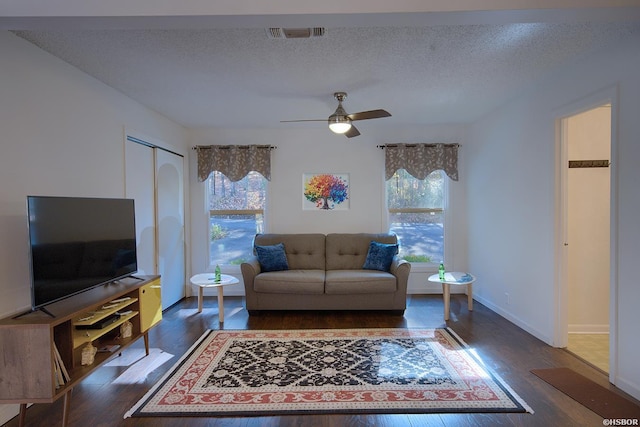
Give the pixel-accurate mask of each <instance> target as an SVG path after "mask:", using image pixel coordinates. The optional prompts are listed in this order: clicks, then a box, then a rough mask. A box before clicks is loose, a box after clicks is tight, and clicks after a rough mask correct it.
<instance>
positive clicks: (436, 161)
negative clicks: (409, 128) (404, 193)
mask: <svg viewBox="0 0 640 427" xmlns="http://www.w3.org/2000/svg"><path fill="white" fill-rule="evenodd" d="M384 149H385V179H386V180H389V179H391V177H392V176H393V174H394V173H395V172H396V171H397V170H398V169H405V170H406V171H407V172H409V173H410V174H411V175H412V176H414V177H415V178H418V179H425V178H426V177H427V175H429V174H430V173H431V172H433V171H435V170H439V169H442V170H444V172H445V173H446V174H447V175H448V176H449V178H451V179H452V180H454V181H457V180H458V144H387V145H385V146H384Z"/></svg>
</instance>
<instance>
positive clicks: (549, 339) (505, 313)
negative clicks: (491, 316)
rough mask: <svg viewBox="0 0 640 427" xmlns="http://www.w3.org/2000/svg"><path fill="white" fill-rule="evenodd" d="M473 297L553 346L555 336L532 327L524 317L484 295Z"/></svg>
mask: <svg viewBox="0 0 640 427" xmlns="http://www.w3.org/2000/svg"><path fill="white" fill-rule="evenodd" d="M473 299H474V300H476V301H478V302H479V303H480V304H482V305H484V306H485V307H487V308H488V309H489V310H491V311H493V312H495V313H497V314H499V315H500V316H502V317H504V318H505V319H507V320H508V321H509V322H511V323H513V324H514V325H516V326H518V327H519V328H520V329H524V330H525V331H526V332H528V333H530V334H531V335H533V336H534V337H536V338H538V339H539V340H541V341H543V342H545V343H546V344H549V345H550V346H553V344H552V343H553V337H550V336H547V335H545V334H543V333H542V332H541V331H539V330H538V329H536V328H534V327H532V326H531V325H530V324H528V323H527V322H525V321H523V320H522V319H520V318H519V317H518V316H516V315H515V314H513V313H511V312H509V311H507V310H505V309H503V308H502V307H500V306H497V305H495V304H493V303H492V302H491V301H488V300H486V299H484V298H482V297H479V296H477V295H474V296H473Z"/></svg>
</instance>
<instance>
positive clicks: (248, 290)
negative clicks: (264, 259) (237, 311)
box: [240, 256, 261, 310]
mask: <svg viewBox="0 0 640 427" xmlns="http://www.w3.org/2000/svg"><path fill="white" fill-rule="evenodd" d="M240 271H241V272H242V282H243V283H244V294H245V301H246V304H247V310H255V309H256V308H257V304H258V298H257V296H256V293H255V291H254V290H253V282H254V279H255V278H256V276H257V275H258V274H260V271H261V269H260V263H259V262H258V258H257V257H255V256H253V257H251V258H249V259H248V260H247V261H246V262H243V263H242V264H240Z"/></svg>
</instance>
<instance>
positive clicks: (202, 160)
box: [195, 145, 273, 182]
mask: <svg viewBox="0 0 640 427" xmlns="http://www.w3.org/2000/svg"><path fill="white" fill-rule="evenodd" d="M272 148H273V147H271V146H269V145H207V146H197V147H195V150H196V151H197V152H198V179H199V180H200V181H206V180H207V178H209V175H210V174H211V172H213V171H219V172H222V173H223V174H224V175H225V176H226V177H227V178H229V179H230V180H231V181H234V182H235V181H240V180H241V179H242V178H244V177H245V176H247V174H248V173H249V172H251V171H256V172H259V173H260V174H262V176H264V177H265V178H266V179H267V180H269V181H270V180H271V149H272Z"/></svg>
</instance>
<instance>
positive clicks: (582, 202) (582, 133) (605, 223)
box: [566, 106, 611, 333]
mask: <svg viewBox="0 0 640 427" xmlns="http://www.w3.org/2000/svg"><path fill="white" fill-rule="evenodd" d="M566 121H567V127H566V129H567V138H568V144H567V145H568V147H567V148H568V150H567V152H568V155H569V160H610V157H611V107H609V106H602V107H598V108H594V109H591V110H588V111H585V112H583V113H580V114H577V115H575V116H571V117H569V118H567V119H566ZM610 171H611V169H610V168H570V169H568V174H567V175H568V177H567V181H568V182H567V186H568V192H567V193H568V194H567V197H568V243H569V246H568V257H567V258H568V260H567V261H568V269H567V270H568V271H567V274H568V278H567V279H568V280H567V281H568V283H567V290H568V294H569V301H568V307H567V312H568V313H567V318H568V322H569V324H568V330H569V332H570V333H607V332H609V264H610V262H609V255H610V254H609V252H610V236H609V235H610V215H609V210H610V209H611V208H610V202H609V201H610V185H611V180H610V179H609V173H610Z"/></svg>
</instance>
